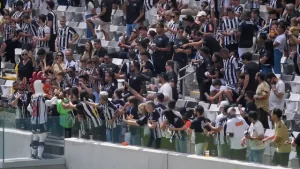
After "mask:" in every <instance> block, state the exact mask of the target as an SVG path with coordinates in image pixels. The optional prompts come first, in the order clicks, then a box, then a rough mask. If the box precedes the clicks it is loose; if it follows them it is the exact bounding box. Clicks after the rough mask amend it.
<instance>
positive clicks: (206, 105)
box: [198, 102, 209, 111]
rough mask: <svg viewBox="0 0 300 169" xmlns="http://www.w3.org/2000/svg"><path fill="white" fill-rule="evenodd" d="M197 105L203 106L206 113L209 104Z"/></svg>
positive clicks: (200, 103)
mask: <svg viewBox="0 0 300 169" xmlns="http://www.w3.org/2000/svg"><path fill="white" fill-rule="evenodd" d="M198 105H201V106H203V108H204V110H205V111H208V107H209V104H208V103H205V102H199V104H198Z"/></svg>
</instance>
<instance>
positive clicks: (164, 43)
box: [153, 34, 170, 60]
mask: <svg viewBox="0 0 300 169" xmlns="http://www.w3.org/2000/svg"><path fill="white" fill-rule="evenodd" d="M153 43H154V44H155V45H156V47H158V48H166V47H168V46H169V45H170V44H169V38H168V37H167V36H166V35H165V34H163V35H156V36H155V37H154V40H153ZM168 57H169V56H168V52H164V51H155V52H153V59H154V60H155V59H162V58H163V59H168Z"/></svg>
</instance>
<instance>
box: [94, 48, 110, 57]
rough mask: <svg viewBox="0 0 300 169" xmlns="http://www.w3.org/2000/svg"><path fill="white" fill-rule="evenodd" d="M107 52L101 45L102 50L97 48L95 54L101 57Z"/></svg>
mask: <svg viewBox="0 0 300 169" xmlns="http://www.w3.org/2000/svg"><path fill="white" fill-rule="evenodd" d="M107 53H108V52H107V50H106V49H105V48H103V47H101V49H100V50H95V52H94V55H97V56H98V57H99V58H103V57H104V56H105V55H106V54H107Z"/></svg>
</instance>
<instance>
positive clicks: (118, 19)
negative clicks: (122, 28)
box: [111, 14, 123, 26]
mask: <svg viewBox="0 0 300 169" xmlns="http://www.w3.org/2000/svg"><path fill="white" fill-rule="evenodd" d="M122 23H123V14H122V15H119V14H114V15H112V20H111V24H112V25H116V26H119V25H122Z"/></svg>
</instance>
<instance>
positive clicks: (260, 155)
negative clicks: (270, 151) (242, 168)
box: [249, 149, 265, 164]
mask: <svg viewBox="0 0 300 169" xmlns="http://www.w3.org/2000/svg"><path fill="white" fill-rule="evenodd" d="M264 152H265V149H261V150H250V151H249V162H254V163H260V164H262V163H263V161H264V160H263V159H264Z"/></svg>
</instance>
